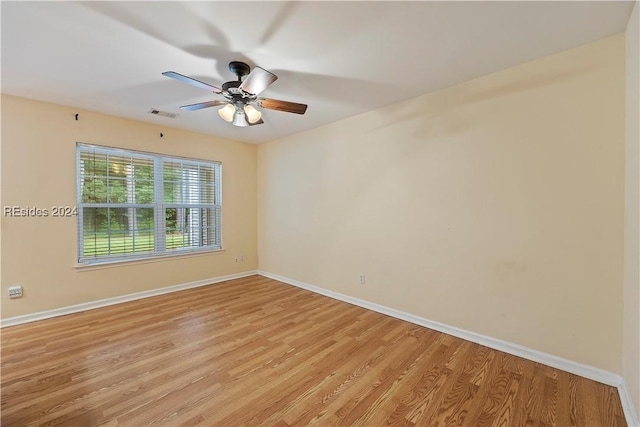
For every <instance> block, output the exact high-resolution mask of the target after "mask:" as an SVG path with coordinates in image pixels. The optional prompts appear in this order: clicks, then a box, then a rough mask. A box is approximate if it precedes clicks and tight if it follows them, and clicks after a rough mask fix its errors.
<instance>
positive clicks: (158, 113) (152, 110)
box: [149, 108, 177, 119]
mask: <svg viewBox="0 0 640 427" xmlns="http://www.w3.org/2000/svg"><path fill="white" fill-rule="evenodd" d="M149 114H155V115H156V116H162V117H169V118H170V119H175V118H176V116H177V114H173V113H167V112H166V111H160V110H156V109H155V108H152V109H150V110H149Z"/></svg>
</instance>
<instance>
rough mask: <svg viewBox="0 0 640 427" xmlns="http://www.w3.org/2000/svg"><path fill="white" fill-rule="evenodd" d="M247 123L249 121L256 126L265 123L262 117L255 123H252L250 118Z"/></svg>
mask: <svg viewBox="0 0 640 427" xmlns="http://www.w3.org/2000/svg"><path fill="white" fill-rule="evenodd" d="M247 123H249V126H256V125H261V124H263V123H264V120H262V119H260V120H258V121H257V122H255V123H251V122H250V121H249V120H247Z"/></svg>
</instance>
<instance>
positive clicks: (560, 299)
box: [258, 35, 625, 373]
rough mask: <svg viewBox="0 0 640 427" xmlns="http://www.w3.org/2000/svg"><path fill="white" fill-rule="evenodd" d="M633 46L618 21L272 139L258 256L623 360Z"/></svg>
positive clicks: (433, 314)
mask: <svg viewBox="0 0 640 427" xmlns="http://www.w3.org/2000/svg"><path fill="white" fill-rule="evenodd" d="M624 55H625V51H624V36H623V35H618V36H614V37H610V38H607V39H604V40H601V41H598V42H596V43H592V44H589V45H586V46H582V47H579V48H576V49H573V50H569V51H566V52H563V53H560V54H557V55H553V56H550V57H546V58H543V59H540V60H536V61H533V62H530V63H527V64H523V65H521V66H518V67H515V68H511V69H508V70H504V71H502V72H498V73H495V74H492V75H488V76H485V77H482V78H479V79H476V80H473V81H470V82H467V83H464V84H461V85H458V86H455V87H451V88H448V89H444V90H441V91H438V92H435V93H431V94H427V95H424V96H420V97H418V98H416V99H413V100H409V101H406V102H402V103H399V104H395V105H391V106H388V107H386V108H382V109H379V110H376V111H371V112H368V113H365V114H362V115H359V116H355V117H352V118H349V119H346V120H343V121H340V122H337V123H333V124H330V125H327V126H323V127H320V128H317V129H314V130H311V131H308V132H305V133H302V134H298V135H295V136H292V137H288V138H285V139H282V140H278V141H274V142H271V143H268V144H264V145H261V146H259V147H258V253H259V260H260V262H259V268H260V269H261V270H264V271H267V272H270V273H274V274H279V275H282V276H285V277H289V278H292V279H296V280H300V281H303V282H306V283H309V284H312V285H316V286H320V287H323V288H326V289H329V290H333V291H337V292H340V293H343V294H347V295H351V296H355V297H358V298H362V299H365V300H368V301H371V302H374V303H379V304H383V305H386V306H389V307H392V308H395V309H399V310H403V311H406V312H409V313H412V314H415V315H418V316H422V317H425V318H428V319H431V320H435V321H439V322H444V323H446V324H449V325H453V326H457V327H460V328H464V329H467V330H470V331H474V332H477V333H480V334H485V335H489V336H492V337H495V338H499V339H503V340H507V341H510V342H513V343H519V344H522V345H525V346H528V347H531V348H534V349H538V350H541V351H544V352H548V353H551V354H554V355H558V356H560V357H564V358H567V359H570V360H574V361H577V362H581V363H585V364H588V365H591V366H595V367H598V368H602V369H606V370H609V371H612V372H617V373H620V372H621V371H622V365H621V357H620V355H621V354H622V330H621V325H622V286H621V283H622V280H623V278H622V272H623V214H624V146H625V145H624V120H625V118H624V114H625V112H624V108H625V104H624V102H625V101H624V96H625V84H624V79H625V68H624ZM312 107H313V106H311V107H310V108H312ZM361 272H364V273H366V280H367V283H366V285H359V284H358V281H357V279H358V274H359V273H361Z"/></svg>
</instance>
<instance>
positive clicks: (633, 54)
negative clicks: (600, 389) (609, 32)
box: [623, 3, 640, 413]
mask: <svg viewBox="0 0 640 427" xmlns="http://www.w3.org/2000/svg"><path fill="white" fill-rule="evenodd" d="M639 19H640V6H639V5H638V3H636V5H635V7H634V10H633V13H632V14H631V18H630V20H629V24H628V26H627V31H626V43H625V48H626V74H627V78H626V84H627V88H626V89H627V91H626V92H627V95H626V153H625V250H624V254H625V262H624V266H625V268H624V290H623V292H624V294H623V299H624V311H623V313H624V323H623V332H624V335H623V336H624V350H623V373H624V378H625V382H626V384H627V387H628V389H629V392H630V394H631V397H632V399H633V403H634V405H635V407H636V413H640V121H639V117H640V108H639V105H640V84H639V83H640V82H639V81H638V80H639V79H640V56H639V55H640V54H639V51H640V44H639V39H640V30H639V29H638V21H639Z"/></svg>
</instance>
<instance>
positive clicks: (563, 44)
mask: <svg viewBox="0 0 640 427" xmlns="http://www.w3.org/2000/svg"><path fill="white" fill-rule="evenodd" d="M0 7H1V9H0V13H1V20H2V21H1V24H2V27H1V46H2V50H1V55H2V56H1V61H2V80H1V83H2V92H3V93H8V94H12V95H17V96H23V97H27V98H33V99H38V100H44V101H49V102H54V103H58V104H63V105H70V106H74V107H78V108H83V109H87V110H92V111H98V112H103V113H107V114H113V115H117V116H122V117H128V118H132V119H136V120H142V121H147V122H152V123H156V124H160V125H165V124H166V125H167V126H173V127H178V128H184V129H189V130H193V131H197V132H201V133H206V134H211V135H217V136H221V137H225V138H231V139H235V140H240V141H247V142H253V143H260V142H265V141H270V140H273V139H276V138H280V137H283V136H286V135H290V134H294V133H298V132H301V131H303V130H306V129H310V128H314V127H317V126H321V125H323V124H326V123H330V122H334V121H337V120H340V119H343V118H346V117H349V116H353V115H355V114H359V113H362V112H365V111H370V110H373V109H376V108H379V107H381V106H384V105H388V104H391V103H394V102H398V101H401V100H403V99H408V98H412V97H415V96H418V95H421V94H424V93H427V92H431V91H434V90H437V89H440V88H443V87H447V86H451V85H454V84H457V83H460V82H463V81H466V80H469V79H472V78H475V77H478V76H482V75H485V74H488V73H492V72H494V71H498V70H501V69H504V68H507V67H511V66H514V65H517V64H521V63H523V62H526V61H530V60H532V59H535V58H539V57H542V56H545V55H549V54H553V53H555V52H560V51H562V50H566V49H569V48H572V47H575V46H579V45H581V44H585V43H588V42H590V41H594V40H597V39H600V38H603V37H606V36H609V35H613V34H616V33H620V32H623V31H624V30H625V27H626V24H627V21H628V19H629V16H630V14H631V10H632V8H633V3H632V2H628V1H627V2H613V1H602V2H566V1H547V2H475V1H474V2H239V1H236V2H149V1H147V2H8V1H2V3H1V6H0ZM232 60H243V61H245V62H247V63H249V64H250V65H252V66H253V65H260V66H261V67H262V68H265V69H267V70H270V71H272V72H273V73H275V74H277V75H278V77H279V79H278V80H277V81H276V82H275V83H274V84H272V85H271V86H270V87H269V88H268V89H267V90H265V91H264V92H263V93H262V94H261V96H264V97H269V98H276V99H282V100H286V101H294V102H302V103H306V104H308V105H309V108H308V110H307V113H306V114H305V115H303V116H300V115H297V114H289V113H283V112H279V111H270V110H266V111H264V113H263V118H264V121H265V124H263V125H260V126H254V127H251V128H237V127H234V126H231V125H230V124H228V123H226V122H224V121H222V120H221V119H220V118H219V117H218V115H217V114H216V108H208V109H204V110H199V111H185V110H180V109H179V108H178V107H179V106H180V105H185V104H192V103H196V102H202V101H208V100H212V99H222V98H221V97H219V96H218V95H215V94H213V93H208V92H207V91H205V90H203V89H199V88H196V87H193V86H190V85H187V84H184V83H181V82H179V81H176V80H173V79H169V78H167V77H164V76H162V75H161V73H162V72H163V71H168V70H172V71H177V72H179V73H182V74H186V75H188V76H192V77H194V78H196V79H199V80H203V81H206V82H209V83H211V84H213V85H216V86H220V85H221V84H222V83H223V82H225V81H228V80H234V79H235V76H233V75H232V74H231V73H230V72H229V70H228V63H229V61H232ZM151 108H156V109H159V110H162V111H167V112H172V113H177V114H178V117H176V118H175V119H170V118H165V117H158V116H153V115H151V114H148V111H149V110H150V109H151Z"/></svg>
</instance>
